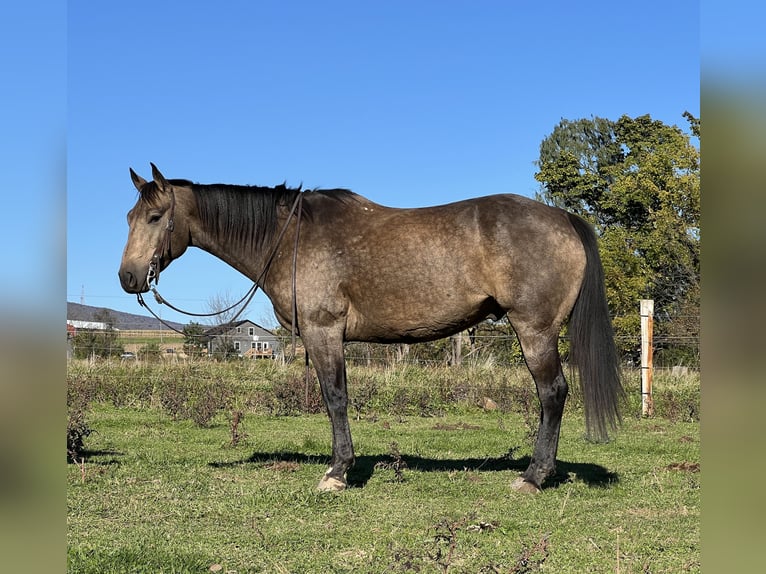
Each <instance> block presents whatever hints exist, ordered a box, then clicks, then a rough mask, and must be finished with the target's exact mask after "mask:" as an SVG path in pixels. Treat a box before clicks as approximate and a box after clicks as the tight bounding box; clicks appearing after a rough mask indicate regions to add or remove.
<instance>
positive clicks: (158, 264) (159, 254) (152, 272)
mask: <svg viewBox="0 0 766 574" xmlns="http://www.w3.org/2000/svg"><path fill="white" fill-rule="evenodd" d="M175 215H176V194H175V192H174V191H173V188H172V187H171V188H170V208H169V209H168V222H167V224H166V225H165V234H164V235H163V236H162V241H161V242H160V245H159V247H158V248H157V249H155V250H154V253H153V254H152V259H151V261H150V262H149V271H148V272H147V273H146V285H147V286H149V287H151V286H152V283H154V284H155V285H159V283H160V270H161V269H162V258H163V257H164V256H165V254H166V253H167V257H168V261H169V260H170V258H171V257H172V256H173V254H172V253H171V251H170V238H171V236H172V234H173V228H174V227H175Z"/></svg>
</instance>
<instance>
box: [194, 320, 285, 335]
mask: <svg viewBox="0 0 766 574" xmlns="http://www.w3.org/2000/svg"><path fill="white" fill-rule="evenodd" d="M242 325H247V326H248V327H251V326H252V327H255V329H257V331H258V334H259V335H270V336H272V337H274V336H275V335H274V333H272V332H271V331H269V330H268V329H266V328H265V327H261V326H260V325H259V324H258V323H254V322H253V321H250V320H249V319H244V320H242V321H234V322H233V323H224V324H222V325H216V326H215V327H210V329H206V330H205V332H204V334H205V335H207V336H208V337H215V336H217V335H225V334H227V333H230V332H231V331H233V330H234V329H236V328H237V327H241V326H242Z"/></svg>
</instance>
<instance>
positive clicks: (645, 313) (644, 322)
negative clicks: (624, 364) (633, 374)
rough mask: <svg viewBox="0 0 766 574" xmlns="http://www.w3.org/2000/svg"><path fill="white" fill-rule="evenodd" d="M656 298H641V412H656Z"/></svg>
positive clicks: (649, 414)
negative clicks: (653, 396)
mask: <svg viewBox="0 0 766 574" xmlns="http://www.w3.org/2000/svg"><path fill="white" fill-rule="evenodd" d="M653 330H654V300H652V299H641V414H642V415H643V416H645V417H650V416H652V415H653V414H654V401H653V399H652V376H653V374H654V372H653V371H654V368H653V364H652V362H653V357H652V355H653V351H654V349H653V341H652V338H653Z"/></svg>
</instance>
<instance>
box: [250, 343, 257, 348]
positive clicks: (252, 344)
mask: <svg viewBox="0 0 766 574" xmlns="http://www.w3.org/2000/svg"><path fill="white" fill-rule="evenodd" d="M250 348H251V349H258V343H250Z"/></svg>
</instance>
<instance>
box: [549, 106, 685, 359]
mask: <svg viewBox="0 0 766 574" xmlns="http://www.w3.org/2000/svg"><path fill="white" fill-rule="evenodd" d="M684 115H685V116H686V118H687V120H688V121H689V123H690V129H691V131H692V134H693V136H696V137H698V136H699V120H698V119H696V118H694V117H693V116H691V114H688V113H687V114H684ZM538 167H539V171H538V172H537V173H536V174H535V178H536V179H537V180H538V181H539V182H540V183H541V189H540V192H539V194H538V199H541V200H542V201H544V202H546V203H549V204H551V205H557V206H559V207H563V208H564V209H567V210H569V211H572V212H574V213H577V214H579V215H581V216H583V217H585V218H586V219H588V220H589V221H590V222H591V223H592V224H593V225H594V226H595V228H596V231H597V233H598V235H599V242H600V247H601V257H602V260H603V263H604V269H605V274H606V287H607V297H608V299H609V305H610V308H611V309H612V312H613V314H614V315H615V319H614V324H615V330H616V333H617V335H618V341H619V342H620V343H621V347H622V348H623V350H624V351H625V352H633V351H635V348H636V333H637V332H638V322H639V317H638V312H637V309H638V300H639V299H642V298H647V299H654V301H655V316H658V317H659V318H663V319H669V318H678V317H687V316H688V315H690V314H698V313H699V256H700V227H699V222H700V158H699V150H698V149H697V147H695V145H694V144H693V142H692V136H690V135H688V134H686V133H685V132H683V131H682V130H681V129H680V128H678V127H677V126H668V125H666V124H664V123H663V122H660V121H656V120H652V118H651V117H650V116H648V115H645V116H640V117H637V118H630V117H628V116H622V117H621V118H620V119H619V120H617V121H616V122H613V121H610V120H607V119H603V118H590V119H580V120H576V121H569V120H562V121H561V122H560V123H559V124H558V125H557V126H556V127H555V128H554V130H553V132H552V133H551V134H550V135H549V136H547V137H546V138H545V139H544V140H543V142H542V143H541V145H540V159H539V162H538ZM684 324H688V321H687V322H684ZM660 328H661V329H662V328H665V329H667V331H668V332H676V333H677V332H678V329H679V327H678V324H673V322H672V321H668V322H667V323H666V324H664V325H663V326H661V327H660Z"/></svg>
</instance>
